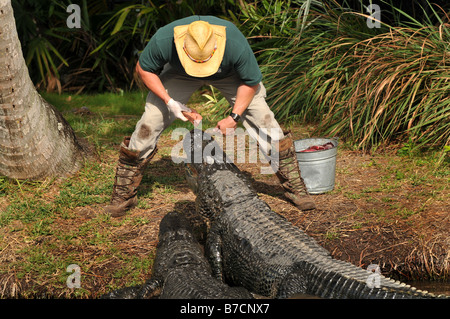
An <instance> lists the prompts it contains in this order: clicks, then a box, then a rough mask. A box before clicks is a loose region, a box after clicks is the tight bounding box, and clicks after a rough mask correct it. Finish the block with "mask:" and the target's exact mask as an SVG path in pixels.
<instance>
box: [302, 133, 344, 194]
mask: <svg viewBox="0 0 450 319" xmlns="http://www.w3.org/2000/svg"><path fill="white" fill-rule="evenodd" d="M328 142H331V143H332V144H333V146H334V147H333V148H331V149H328V150H320V151H314V152H301V151H303V150H305V149H307V148H309V147H311V146H315V145H324V144H326V143H328ZM294 146H295V152H296V154H297V161H298V165H299V166H300V171H301V175H302V178H303V180H304V181H305V186H306V189H307V190H308V192H309V193H310V194H322V193H325V192H328V191H331V190H333V188H334V180H335V176H336V155H337V146H338V140H337V139H336V138H331V139H329V138H307V139H303V140H297V141H294Z"/></svg>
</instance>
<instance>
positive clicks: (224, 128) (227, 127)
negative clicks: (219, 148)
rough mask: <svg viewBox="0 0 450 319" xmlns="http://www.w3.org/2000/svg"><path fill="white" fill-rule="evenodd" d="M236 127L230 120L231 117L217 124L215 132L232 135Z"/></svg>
mask: <svg viewBox="0 0 450 319" xmlns="http://www.w3.org/2000/svg"><path fill="white" fill-rule="evenodd" d="M236 127H237V123H236V122H235V121H234V120H233V119H232V118H231V116H228V117H226V118H224V119H223V120H221V121H219V123H217V126H216V130H220V132H221V133H222V134H223V135H231V134H233V133H234V130H235V129H236Z"/></svg>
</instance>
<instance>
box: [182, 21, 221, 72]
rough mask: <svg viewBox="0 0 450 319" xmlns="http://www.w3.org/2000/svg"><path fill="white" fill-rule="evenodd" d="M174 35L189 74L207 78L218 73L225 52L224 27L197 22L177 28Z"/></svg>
mask: <svg viewBox="0 0 450 319" xmlns="http://www.w3.org/2000/svg"><path fill="white" fill-rule="evenodd" d="M173 33H174V41H175V47H176V49H177V53H178V57H179V59H180V62H181V65H182V66H183V67H184V70H185V71H186V73H187V74H189V75H191V76H195V77H206V76H210V75H213V74H215V73H216V72H217V70H218V69H219V67H220V63H221V62H222V59H223V54H224V51H225V42H226V31H225V27H224V26H219V25H211V24H209V23H208V22H206V21H195V22H192V23H191V24H189V25H181V26H177V27H175V28H174V29H173Z"/></svg>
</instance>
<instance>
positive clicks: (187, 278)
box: [102, 212, 253, 299]
mask: <svg viewBox="0 0 450 319" xmlns="http://www.w3.org/2000/svg"><path fill="white" fill-rule="evenodd" d="M152 297H159V298H160V299H229V298H233V299H250V298H253V296H252V295H251V294H250V293H249V292H248V291H246V290H245V289H244V288H241V287H236V288H231V287H228V286H227V285H226V284H224V283H223V282H221V281H219V280H217V279H215V278H213V277H212V275H211V268H210V266H209V264H208V261H207V260H206V258H205V256H204V254H203V251H202V249H201V247H200V244H199V243H198V242H197V241H196V240H195V238H194V235H193V232H192V228H191V225H190V223H189V221H188V220H187V219H186V218H185V217H184V216H183V215H181V214H179V213H176V212H171V213H168V214H167V215H166V216H164V218H163V219H162V220H161V224H160V230H159V242H158V246H157V250H156V257H155V261H154V265H153V269H152V277H151V278H150V279H149V280H148V281H147V282H146V283H145V284H144V285H143V286H142V287H127V288H123V289H119V290H116V291H113V292H110V293H109V294H107V295H104V296H102V298H104V299H143V298H152Z"/></svg>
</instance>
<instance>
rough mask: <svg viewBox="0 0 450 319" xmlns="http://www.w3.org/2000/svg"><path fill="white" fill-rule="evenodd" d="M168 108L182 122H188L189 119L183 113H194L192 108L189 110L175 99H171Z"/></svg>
mask: <svg viewBox="0 0 450 319" xmlns="http://www.w3.org/2000/svg"><path fill="white" fill-rule="evenodd" d="M167 108H168V109H169V110H170V112H172V113H173V114H174V115H175V116H176V117H177V118H179V119H180V120H182V121H184V122H186V121H188V119H187V118H186V117H185V116H184V115H183V113H182V111H184V112H192V110H191V109H190V108H188V107H187V106H186V105H184V104H183V103H180V102H178V101H175V100H174V99H170V100H169V102H167Z"/></svg>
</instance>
